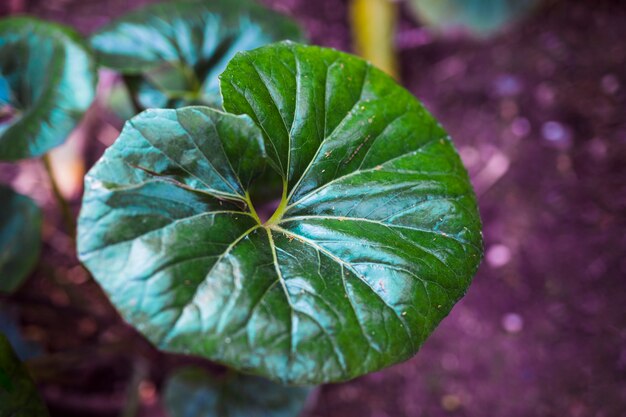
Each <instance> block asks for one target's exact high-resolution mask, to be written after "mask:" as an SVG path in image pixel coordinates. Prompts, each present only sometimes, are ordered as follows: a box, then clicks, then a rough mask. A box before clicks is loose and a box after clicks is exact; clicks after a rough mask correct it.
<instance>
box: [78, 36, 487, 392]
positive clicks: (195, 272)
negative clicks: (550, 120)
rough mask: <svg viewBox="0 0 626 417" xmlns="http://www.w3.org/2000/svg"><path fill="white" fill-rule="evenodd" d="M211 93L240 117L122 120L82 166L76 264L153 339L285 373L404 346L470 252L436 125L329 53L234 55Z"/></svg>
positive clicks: (392, 85)
mask: <svg viewBox="0 0 626 417" xmlns="http://www.w3.org/2000/svg"><path fill="white" fill-rule="evenodd" d="M221 88H222V94H223V97H224V107H225V108H226V109H227V110H228V111H230V112H231V113H239V114H244V115H247V116H245V117H243V118H242V116H239V117H236V116H232V115H228V114H222V113H219V112H216V111H211V110H210V109H208V108H202V107H192V108H184V109H181V110H178V111H174V110H159V111H155V110H153V111H147V112H145V113H143V114H141V115H140V116H138V117H136V118H134V119H132V120H131V121H130V122H129V123H128V124H127V126H126V128H125V129H124V131H123V132H122V134H121V136H120V138H119V139H118V140H117V142H115V144H114V145H113V146H112V147H111V148H110V149H109V150H108V151H107V152H106V153H105V155H104V156H103V158H102V159H101V160H100V162H98V163H97V164H96V166H95V167H94V168H93V169H92V170H91V171H90V173H89V174H88V176H87V181H86V185H87V187H86V188H87V191H86V195H85V200H84V205H83V210H82V213H81V217H80V221H79V254H80V257H81V259H82V260H83V262H84V263H85V264H86V265H87V267H88V268H89V269H90V270H91V271H92V272H93V275H94V276H95V277H96V279H97V280H98V281H99V282H100V283H101V285H102V286H103V287H104V289H105V290H106V292H107V293H108V294H109V295H110V297H111V299H112V301H113V303H114V304H115V305H116V306H117V307H118V309H119V310H120V311H121V313H122V314H123V315H124V317H125V318H126V319H127V320H128V321H129V322H130V323H132V324H133V325H135V326H136V327H137V328H138V329H139V330H140V331H142V332H143V333H144V334H145V335H146V336H147V337H148V338H149V339H150V340H151V341H152V342H153V343H155V344H156V345H157V346H158V347H160V348H162V349H165V350H169V351H175V352H182V353H190V354H196V355H201V356H204V357H206V358H209V359H212V360H215V361H218V362H221V363H224V364H227V365H229V366H232V367H235V368H237V369H240V370H244V371H247V372H252V373H256V374H259V375H263V376H267V377H269V378H271V379H275V380H280V381H283V382H288V383H296V384H314V383H321V382H326V381H337V380H345V379H349V378H353V377H356V376H358V375H362V374H365V373H367V372H371V371H374V370H377V369H380V368H382V367H384V366H387V365H390V364H393V363H396V362H399V361H402V360H404V359H407V358H409V357H410V356H412V355H413V354H414V353H415V352H416V351H417V350H418V349H419V347H420V345H421V344H422V343H423V341H424V340H425V339H426V337H427V336H428V335H429V334H430V333H431V332H432V331H433V329H434V328H435V327H436V325H437V324H438V323H439V321H440V320H441V319H442V318H443V317H445V316H446V315H447V314H448V313H449V312H450V310H451V308H452V306H453V305H454V303H455V302H456V301H457V300H458V299H459V298H460V297H461V296H462V295H463V294H464V293H465V291H466V289H467V287H468V285H469V284H470V282H471V278H472V276H473V274H474V273H475V271H476V268H477V266H478V263H479V261H480V258H481V255H482V241H481V233H480V219H479V216H478V212H477V208H476V202H475V199H474V195H473V191H472V188H471V185H470V183H469V180H468V177H467V174H466V172H465V170H464V168H463V166H462V164H461V161H460V159H459V157H458V155H457V154H456V152H455V150H454V147H453V145H452V143H451V141H450V139H449V138H448V136H447V134H446V133H445V132H444V130H443V129H442V128H441V126H439V124H437V122H436V121H435V120H434V119H433V118H432V116H431V115H430V114H429V113H428V112H427V111H426V110H425V109H424V108H423V107H422V106H421V105H420V104H419V103H418V102H417V101H416V100H415V98H414V97H413V96H412V95H411V94H410V93H409V92H407V91H406V90H404V89H403V88H402V87H400V86H399V85H398V84H396V82H395V81H393V80H392V79H391V78H390V77H389V76H387V75H385V74H384V73H383V72H381V71H379V70H377V69H375V68H373V67H372V66H371V65H370V64H368V63H366V62H365V61H363V60H361V59H358V58H356V57H353V56H350V55H347V54H344V53H340V52H337V51H335V50H331V49H324V48H318V47H306V46H302V45H298V44H293V43H279V44H275V45H271V46H267V47H263V48H259V49H257V50H254V51H251V52H245V53H240V54H238V55H237V56H236V57H235V58H234V59H233V60H232V61H231V63H230V64H229V65H228V68H227V69H226V71H225V72H224V74H222V76H221ZM263 154H266V155H267V158H263V157H262V155H263ZM264 159H267V161H268V165H269V166H270V167H273V168H274V169H275V170H276V171H277V172H278V173H279V174H280V175H281V176H282V177H283V179H284V184H285V187H284V193H283V198H282V202H281V204H280V206H279V207H278V209H277V210H276V213H275V214H274V215H273V216H272V217H271V218H270V219H269V220H268V221H267V222H266V223H264V224H260V222H259V220H258V218H257V216H256V214H255V212H254V211H250V210H251V207H252V205H251V202H250V200H249V198H248V192H247V191H248V190H249V186H248V185H249V184H253V185H254V182H253V179H254V178H255V175H256V174H257V173H259V172H260V171H261V170H262V168H263V162H264ZM237 178H239V180H237Z"/></svg>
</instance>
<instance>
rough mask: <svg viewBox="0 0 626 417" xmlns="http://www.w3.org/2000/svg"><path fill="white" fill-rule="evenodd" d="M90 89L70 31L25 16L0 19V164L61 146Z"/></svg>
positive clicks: (82, 50) (86, 57)
mask: <svg viewBox="0 0 626 417" xmlns="http://www.w3.org/2000/svg"><path fill="white" fill-rule="evenodd" d="M95 85H96V73H95V64H94V63H93V60H92V58H91V55H90V53H89V52H88V50H87V48H86V46H85V45H84V43H83V41H82V40H81V39H80V36H79V35H78V34H77V33H76V32H74V31H73V30H72V29H70V28H67V27H65V26H61V25H58V24H55V23H49V22H44V21H41V20H38V19H34V18H30V17H14V18H7V19H3V20H0V160H10V161H13V160H16V159H22V158H30V157H35V156H40V155H43V154H44V153H46V152H47V151H48V150H50V149H52V148H54V147H55V146H58V145H60V144H61V143H63V142H64V141H65V139H67V136H68V135H69V133H70V132H71V131H72V130H73V129H74V127H76V125H77V124H78V122H79V120H80V119H81V117H82V116H83V113H84V112H85V111H86V110H87V108H88V107H89V106H90V104H91V102H92V101H93V99H94V95H95Z"/></svg>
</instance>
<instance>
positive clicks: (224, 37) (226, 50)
mask: <svg viewBox="0 0 626 417" xmlns="http://www.w3.org/2000/svg"><path fill="white" fill-rule="evenodd" d="M283 39H291V40H302V39H303V35H302V33H301V30H300V29H299V27H298V26H297V25H296V24H295V23H294V22H292V21H291V20H290V19H289V18H287V17H285V16H282V15H280V14H278V13H276V12H273V11H271V10H269V9H266V8H264V7H262V6H261V5H259V4H257V3H256V2H254V1H252V0H215V1H210V2H207V1H199V0H184V1H172V2H165V3H158V4H153V5H149V6H147V7H144V8H141V9H139V10H136V11H133V12H131V13H129V14H127V15H126V16H123V17H121V18H120V19H118V20H116V21H114V22H112V23H110V24H109V25H107V26H105V27H104V28H102V29H101V30H99V31H98V32H97V33H96V34H94V35H93V36H92V38H91V44H92V45H93V48H94V50H95V51H96V53H97V56H98V60H99V62H100V64H101V65H103V66H105V67H108V68H112V69H115V70H117V71H119V72H120V73H122V74H125V75H127V76H131V77H137V78H136V79H134V80H131V82H130V83H129V84H131V85H129V88H130V90H131V91H130V94H132V95H134V96H135V97H136V101H137V103H138V105H139V106H140V107H141V108H142V109H146V108H162V107H168V108H176V107H181V106H183V105H189V104H207V105H212V106H219V105H220V104H221V97H220V94H219V85H218V79H217V76H218V75H219V74H220V73H221V72H222V71H223V70H224V68H226V64H227V63H228V61H230V59H231V58H232V57H233V56H234V55H235V54H236V53H237V52H239V51H244V50H249V49H254V48H257V47H259V46H262V45H265V44H268V43H271V42H274V41H277V40H283Z"/></svg>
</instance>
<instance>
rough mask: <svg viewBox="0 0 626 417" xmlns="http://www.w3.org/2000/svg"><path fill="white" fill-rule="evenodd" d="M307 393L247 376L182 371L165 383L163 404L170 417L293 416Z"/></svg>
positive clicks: (302, 404) (301, 407)
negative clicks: (216, 375) (217, 375)
mask: <svg viewBox="0 0 626 417" xmlns="http://www.w3.org/2000/svg"><path fill="white" fill-rule="evenodd" d="M309 392H310V389H309V388H302V387H287V386H284V385H280V384H276V383H274V382H271V381H268V380H267V379H264V378H259V377H255V376H250V375H243V374H239V373H231V374H227V375H225V376H222V377H215V376H211V375H209V374H208V373H206V372H205V371H203V370H201V369H199V368H183V369H180V370H178V371H176V373H174V374H173V375H172V376H171V377H170V378H169V380H168V381H167V384H166V386H165V394H164V403H165V407H166V409H167V410H168V412H169V413H170V416H171V417H297V416H298V415H299V414H300V412H301V411H302V409H303V408H304V404H305V402H306V399H307V396H308V394H309Z"/></svg>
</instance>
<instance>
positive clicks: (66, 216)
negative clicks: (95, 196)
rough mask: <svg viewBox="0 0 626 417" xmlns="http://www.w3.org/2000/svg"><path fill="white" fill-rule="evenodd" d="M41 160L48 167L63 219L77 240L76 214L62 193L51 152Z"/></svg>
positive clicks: (71, 235)
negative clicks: (51, 160)
mask: <svg viewBox="0 0 626 417" xmlns="http://www.w3.org/2000/svg"><path fill="white" fill-rule="evenodd" d="M41 160H42V161H43V166H44V168H45V169H46V173H47V174H48V179H49V180H50V187H51V188H52V194H53V195H54V198H55V200H56V201H57V205H58V206H59V209H60V210H61V216H62V217H63V221H64V222H65V227H66V229H67V232H68V234H69V235H70V237H71V238H72V239H73V240H76V221H75V220H74V215H73V214H72V209H71V208H70V205H69V204H68V202H67V200H66V199H65V198H64V197H63V195H62V194H61V190H60V189H59V184H58V183H57V180H56V178H55V176H54V172H53V169H52V164H51V163H50V156H49V154H45V155H44V156H43V157H42V158H41Z"/></svg>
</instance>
